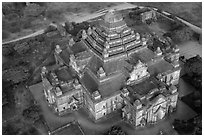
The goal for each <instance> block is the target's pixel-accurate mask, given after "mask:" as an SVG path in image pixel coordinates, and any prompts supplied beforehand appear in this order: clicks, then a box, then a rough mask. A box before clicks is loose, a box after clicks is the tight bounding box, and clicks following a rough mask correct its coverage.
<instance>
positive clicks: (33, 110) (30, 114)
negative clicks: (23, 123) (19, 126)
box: [23, 105, 40, 122]
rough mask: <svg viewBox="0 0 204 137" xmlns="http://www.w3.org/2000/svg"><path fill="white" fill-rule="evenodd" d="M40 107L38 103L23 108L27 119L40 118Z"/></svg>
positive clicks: (33, 120) (34, 119)
mask: <svg viewBox="0 0 204 137" xmlns="http://www.w3.org/2000/svg"><path fill="white" fill-rule="evenodd" d="M39 113H40V107H39V106H37V105H33V106H30V107H29V108H27V109H25V110H23V117H24V118H25V119H26V120H29V121H32V122H35V121H36V120H38V119H39V118H40V114H39Z"/></svg>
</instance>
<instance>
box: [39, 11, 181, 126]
mask: <svg viewBox="0 0 204 137" xmlns="http://www.w3.org/2000/svg"><path fill="white" fill-rule="evenodd" d="M54 55H55V59H56V63H57V64H58V65H60V66H61V67H68V68H70V69H71V70H72V72H73V73H75V74H76V75H77V77H76V78H73V79H72V81H73V82H69V81H70V80H65V81H64V83H67V82H68V83H70V84H68V85H70V87H72V88H65V89H64V88H63V86H62V85H63V84H62V85H61V84H55V83H53V84H54V85H55V86H53V84H52V82H48V81H49V80H46V74H49V73H51V72H46V73H45V72H42V73H43V74H42V79H43V83H48V84H46V85H49V86H48V87H47V86H46V85H45V84H44V86H45V88H44V92H45V96H46V97H47V100H48V103H49V104H52V105H51V106H52V107H53V106H54V108H55V111H58V112H59V111H60V112H61V111H66V110H67V109H70V108H72V110H73V106H72V105H73V104H75V105H74V106H75V107H74V109H76V108H80V107H81V106H83V108H84V109H86V110H87V113H89V114H90V116H91V117H92V118H93V120H94V121H96V122H97V121H98V120H101V119H102V118H104V117H106V116H107V115H109V114H111V113H112V112H114V111H117V110H122V113H121V117H122V118H123V119H124V120H125V121H127V122H128V123H130V124H131V125H133V126H135V127H140V126H144V125H146V124H150V123H155V122H157V121H158V120H160V119H163V118H164V117H165V116H166V115H167V114H169V113H171V112H173V111H174V110H175V109H176V104H177V98H178V91H177V87H176V86H175V85H177V84H178V82H179V77H180V70H181V68H180V66H179V60H178V58H179V49H178V47H177V46H171V47H169V48H168V50H166V48H165V47H161V46H160V45H154V48H153V49H151V48H149V47H148V45H147V40H146V39H145V38H144V37H142V36H141V35H140V34H139V33H138V32H136V31H135V30H132V29H131V28H130V27H128V26H127V24H126V23H125V21H124V20H123V17H122V15H121V14H120V13H118V12H116V11H114V10H111V11H109V12H108V13H107V14H106V15H104V16H103V18H102V20H99V21H98V22H96V23H95V25H92V26H90V27H89V28H88V29H87V30H82V38H81V40H80V41H79V42H76V43H75V42H74V41H73V39H72V38H71V39H70V40H69V43H68V46H67V47H66V48H64V49H63V48H62V46H61V45H60V46H59V45H57V46H56V50H55V53H54ZM56 85H58V86H56ZM65 85H66V84H65ZM72 85H78V86H72ZM57 87H59V88H57ZM60 89H61V90H62V89H64V90H65V91H66V92H61V91H60V92H59V90H60ZM67 91H69V92H67ZM48 93H49V94H51V93H53V94H56V95H48ZM58 93H60V95H59V96H58V95H57V94H58ZM75 94H77V95H75ZM59 97H64V99H63V100H62V99H61V100H60V99H59ZM49 100H52V101H49ZM70 100H74V103H71V105H70ZM57 104H58V105H57ZM59 104H63V105H62V106H66V107H61V106H59ZM67 104H68V105H67ZM62 108H63V109H62Z"/></svg>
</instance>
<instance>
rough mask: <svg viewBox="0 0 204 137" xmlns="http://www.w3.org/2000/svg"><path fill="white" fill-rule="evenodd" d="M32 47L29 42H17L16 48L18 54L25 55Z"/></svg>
mask: <svg viewBox="0 0 204 137" xmlns="http://www.w3.org/2000/svg"><path fill="white" fill-rule="evenodd" d="M29 49H30V46H29V44H28V43H27V42H23V43H17V44H16V45H15V47H14V50H16V51H17V52H18V54H20V55H23V54H25V53H26V52H28V50H29Z"/></svg>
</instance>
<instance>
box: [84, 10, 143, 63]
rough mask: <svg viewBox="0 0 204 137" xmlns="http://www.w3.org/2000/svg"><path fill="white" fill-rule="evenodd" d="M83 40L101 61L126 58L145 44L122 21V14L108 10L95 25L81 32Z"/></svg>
mask: <svg viewBox="0 0 204 137" xmlns="http://www.w3.org/2000/svg"><path fill="white" fill-rule="evenodd" d="M82 37H83V42H84V43H85V45H86V46H87V47H88V48H89V49H91V51H92V52H93V53H94V54H95V55H96V56H98V57H99V58H100V59H101V60H102V61H103V62H107V61H112V60H117V59H120V58H127V57H128V56H129V55H130V54H132V53H134V52H136V51H138V50H139V49H140V48H141V47H143V46H145V44H144V39H143V40H141V38H140V35H139V33H135V32H134V31H133V30H132V29H131V28H129V27H128V26H127V24H126V23H125V22H124V20H123V17H122V15H120V14H118V13H116V12H115V11H109V12H108V13H107V14H106V15H105V16H104V18H103V20H102V21H100V22H99V24H98V25H97V26H96V27H94V26H93V27H90V28H89V29H88V30H87V32H86V31H83V33H82Z"/></svg>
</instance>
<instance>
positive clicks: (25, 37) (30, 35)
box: [2, 29, 44, 45]
mask: <svg viewBox="0 0 204 137" xmlns="http://www.w3.org/2000/svg"><path fill="white" fill-rule="evenodd" d="M43 33H44V29H42V30H38V31H36V32H34V33H32V34H29V35H26V36H23V37H20V38H17V39H14V40H10V41H6V42H2V45H4V44H8V43H12V42H16V41H19V40H22V39H27V38H30V37H35V36H37V35H40V34H43Z"/></svg>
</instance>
